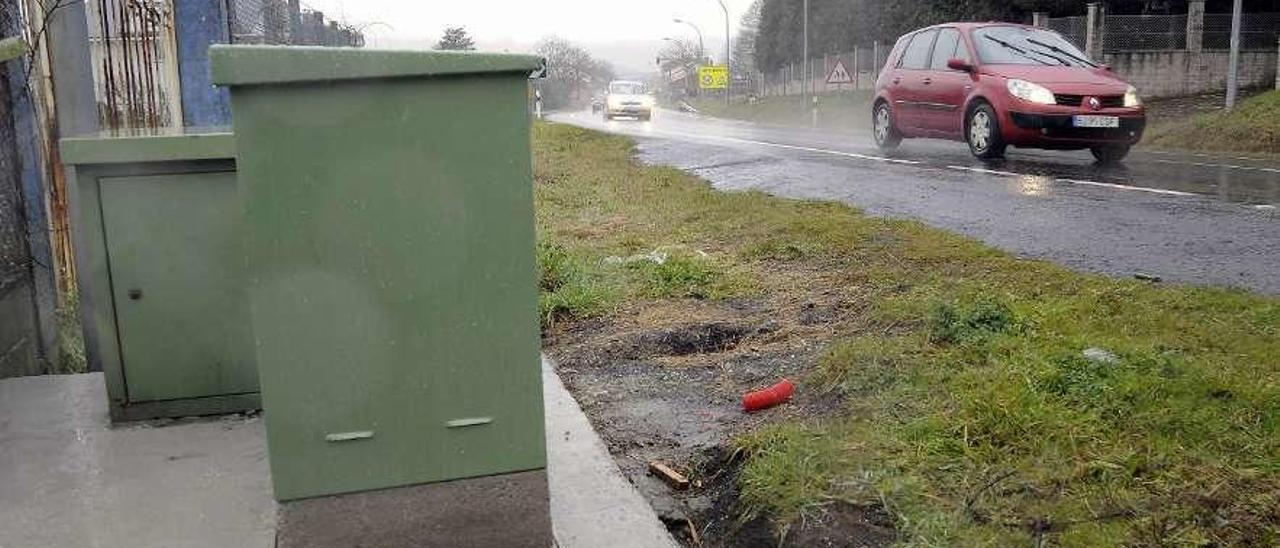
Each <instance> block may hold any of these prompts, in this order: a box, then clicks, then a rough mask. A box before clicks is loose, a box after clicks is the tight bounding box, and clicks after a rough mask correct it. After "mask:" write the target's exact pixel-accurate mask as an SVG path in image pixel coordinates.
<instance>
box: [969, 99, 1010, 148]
mask: <svg viewBox="0 0 1280 548" xmlns="http://www.w3.org/2000/svg"><path fill="white" fill-rule="evenodd" d="M966 119H967V120H968V123H967V124H965V132H964V133H965V140H966V141H968V142H969V151H970V152H972V153H973V155H974V156H977V157H978V158H981V159H983V160H990V159H993V158H1002V157H1004V149H1005V148H1006V147H1007V146H1008V145H1006V144H1005V142H1004V138H1003V137H1001V135H1000V120H999V118H998V117H996V110H995V109H994V108H991V105H989V104H987V103H978V104H977V105H975V106H974V107H973V108H972V109H971V110H970V111H969V116H967V117H966Z"/></svg>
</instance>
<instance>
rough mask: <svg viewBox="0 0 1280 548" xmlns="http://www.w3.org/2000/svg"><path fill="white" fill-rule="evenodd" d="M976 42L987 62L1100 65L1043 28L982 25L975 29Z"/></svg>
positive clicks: (983, 61) (996, 63)
mask: <svg viewBox="0 0 1280 548" xmlns="http://www.w3.org/2000/svg"><path fill="white" fill-rule="evenodd" d="M973 45H974V47H975V48H976V49H977V50H978V58H979V60H981V62H982V63H983V64H986V65H1049V66H1066V67H1096V66H1098V64H1097V63H1095V62H1094V61H1092V60H1090V59H1089V57H1088V56H1087V55H1085V54H1084V52H1082V51H1080V49H1079V48H1077V47H1075V46H1074V45H1072V44H1071V42H1068V41H1067V40H1066V39H1064V38H1063V37H1062V36H1061V35H1059V34H1058V33H1056V32H1053V31H1048V30H1043V29H1036V28H1029V27H1014V26H995V27H983V28H980V29H978V30H975V31H973Z"/></svg>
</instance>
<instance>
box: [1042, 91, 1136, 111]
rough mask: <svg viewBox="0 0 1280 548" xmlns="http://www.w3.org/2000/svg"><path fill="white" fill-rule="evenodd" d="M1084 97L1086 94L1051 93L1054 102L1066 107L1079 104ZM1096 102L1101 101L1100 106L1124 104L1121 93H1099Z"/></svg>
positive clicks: (1113, 106) (1119, 105)
mask: <svg viewBox="0 0 1280 548" xmlns="http://www.w3.org/2000/svg"><path fill="white" fill-rule="evenodd" d="M1085 97H1088V96H1087V95H1072V94H1069V93H1055V94H1053V100H1054V102H1056V103H1058V104H1059V105H1065V106H1068V107H1078V106H1080V105H1081V104H1083V103H1084V98H1085ZM1098 102H1100V103H1102V108H1116V107H1122V106H1124V96H1123V95H1100V96H1098Z"/></svg>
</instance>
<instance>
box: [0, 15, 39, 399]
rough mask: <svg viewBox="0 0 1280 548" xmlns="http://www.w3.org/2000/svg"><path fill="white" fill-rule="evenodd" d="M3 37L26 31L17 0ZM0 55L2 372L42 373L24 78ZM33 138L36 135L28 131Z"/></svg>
mask: <svg viewBox="0 0 1280 548" xmlns="http://www.w3.org/2000/svg"><path fill="white" fill-rule="evenodd" d="M0 8H2V9H0V38H9V37H12V36H21V35H22V34H23V30H22V19H21V18H20V13H19V10H18V6H17V5H16V3H15V2H14V1H13V0H0ZM8 68H9V67H8V65H7V62H6V60H0V303H7V306H4V307H2V308H0V324H3V325H4V328H2V329H0V378H4V377H10V376H17V375H30V374H33V373H38V372H39V370H38V369H37V368H36V365H37V364H36V360H35V357H36V348H37V344H38V343H37V341H38V340H39V330H38V328H37V327H36V326H37V322H36V310H35V307H34V306H33V305H34V303H35V302H36V301H35V299H34V295H33V291H34V289H35V279H34V276H33V273H34V269H33V268H32V266H33V262H32V261H33V259H32V256H31V251H30V247H29V245H28V240H27V231H28V227H27V216H26V201H25V200H24V198H23V194H22V180H21V172H20V165H19V156H18V133H17V130H16V128H15V127H14V124H13V120H14V118H13V110H14V108H15V105H16V104H17V101H16V100H15V99H16V97H17V96H18V95H19V94H20V93H22V89H21V88H22V86H23V82H21V81H20V80H21V79H22V78H21V77H17V78H11V76H16V75H18V74H19V71H16V70H15V71H9V70H7V69H8ZM23 138H26V139H30V138H31V136H28V135H24V136H23Z"/></svg>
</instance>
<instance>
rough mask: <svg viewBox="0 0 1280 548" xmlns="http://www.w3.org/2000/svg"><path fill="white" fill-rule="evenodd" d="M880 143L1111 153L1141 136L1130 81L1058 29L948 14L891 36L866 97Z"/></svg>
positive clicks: (1119, 154) (995, 151)
mask: <svg viewBox="0 0 1280 548" xmlns="http://www.w3.org/2000/svg"><path fill="white" fill-rule="evenodd" d="M872 121H873V124H874V127H873V135H874V136H875V140H876V144H877V145H879V146H880V147H881V148H882V149H892V148H894V147H896V146H898V144H899V143H900V142H901V141H902V139H903V138H912V137H934V138H942V139H952V140H957V141H965V142H967V143H969V150H970V151H972V152H973V154H974V156H977V157H979V158H984V159H987V158H998V157H1001V156H1003V155H1004V151H1005V148H1006V147H1007V146H1010V145H1012V146H1016V147H1029V148H1047V149H1059V150H1079V149H1085V148H1087V149H1089V150H1090V151H1092V152H1093V156H1094V157H1095V158H1097V159H1098V161H1099V162H1103V163H1111V162H1117V161H1119V160H1121V159H1122V158H1124V156H1125V155H1126V154H1128V153H1129V147H1131V146H1133V144H1135V143H1137V142H1138V140H1139V139H1141V138H1142V130H1143V128H1144V127H1145V125H1146V113H1145V112H1144V110H1143V108H1142V101H1141V100H1140V99H1139V98H1138V90H1137V89H1135V88H1134V87H1133V86H1131V85H1129V84H1128V83H1126V82H1125V81H1124V80H1121V79H1120V78H1119V77H1118V76H1116V75H1115V74H1114V73H1112V72H1111V70H1110V69H1108V68H1107V67H1106V66H1104V65H1102V64H1100V63H1098V62H1096V61H1093V60H1091V59H1089V58H1088V56H1086V55H1085V54H1084V53H1083V52H1081V51H1080V50H1079V49H1078V48H1076V47H1075V46H1073V45H1071V43H1070V42H1068V41H1067V40H1065V39H1063V37H1062V36H1061V35H1059V34H1058V33H1056V32H1053V31H1050V30H1046V29H1042V28H1036V27H1028V26H1024V25H1015V24H1008V23H950V24H944V25H937V26H933V27H929V28H925V29H920V30H917V31H915V32H912V33H910V34H907V35H906V36H903V37H902V38H900V39H898V43H897V44H896V45H894V47H893V50H892V51H891V52H890V54H889V60H888V63H887V64H886V66H885V68H884V70H883V71H881V73H880V78H879V79H878V80H877V81H876V98H875V102H874V103H873V106H872Z"/></svg>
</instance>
